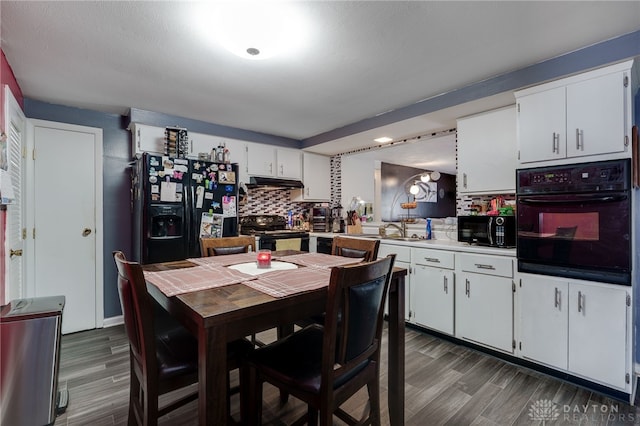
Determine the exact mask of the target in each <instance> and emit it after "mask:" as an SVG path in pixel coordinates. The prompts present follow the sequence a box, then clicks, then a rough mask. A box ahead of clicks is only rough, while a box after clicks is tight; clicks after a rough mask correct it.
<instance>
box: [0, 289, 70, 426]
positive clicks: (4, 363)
mask: <svg viewBox="0 0 640 426" xmlns="http://www.w3.org/2000/svg"><path fill="white" fill-rule="evenodd" d="M64 303H65V298H64V296H53V297H37V298H31V299H16V300H12V301H11V303H9V304H8V305H6V306H4V307H3V308H2V311H1V312H0V339H1V344H0V405H1V407H0V424H3V425H15V426H20V425H25V426H27V425H28V426H31V425H51V424H53V423H54V422H55V419H56V415H57V414H58V413H59V412H62V411H64V408H66V406H67V400H68V393H67V390H66V389H65V390H64V391H62V392H58V368H59V365H60V333H61V327H62V311H63V309H64Z"/></svg>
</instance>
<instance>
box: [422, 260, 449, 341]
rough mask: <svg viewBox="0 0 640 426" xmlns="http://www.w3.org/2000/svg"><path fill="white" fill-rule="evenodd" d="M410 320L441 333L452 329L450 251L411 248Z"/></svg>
mask: <svg viewBox="0 0 640 426" xmlns="http://www.w3.org/2000/svg"><path fill="white" fill-rule="evenodd" d="M411 259H412V267H411V270H412V274H413V276H412V278H411V292H412V293H411V302H412V312H413V321H414V322H415V323H416V324H418V325H421V326H424V327H428V328H431V329H434V330H437V331H440V332H442V333H447V334H451V335H453V331H454V328H453V326H454V323H453V320H454V306H453V301H454V286H455V283H454V272H453V266H454V253H453V252H448V251H444V250H430V249H420V248H412V249H411Z"/></svg>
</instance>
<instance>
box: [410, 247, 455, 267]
mask: <svg viewBox="0 0 640 426" xmlns="http://www.w3.org/2000/svg"><path fill="white" fill-rule="evenodd" d="M411 250H412V252H411V259H412V261H413V263H414V264H416V265H426V266H435V267H437V268H444V269H453V266H454V253H453V252H452V251H446V250H434V249H423V248H413V249H411Z"/></svg>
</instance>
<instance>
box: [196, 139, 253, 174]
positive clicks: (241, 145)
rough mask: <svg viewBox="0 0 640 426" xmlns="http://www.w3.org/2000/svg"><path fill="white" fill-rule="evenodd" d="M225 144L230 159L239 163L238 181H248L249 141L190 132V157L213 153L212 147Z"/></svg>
mask: <svg viewBox="0 0 640 426" xmlns="http://www.w3.org/2000/svg"><path fill="white" fill-rule="evenodd" d="M220 144H223V145H224V146H226V147H227V149H228V150H229V161H230V162H231V163H237V164H238V176H237V179H236V181H237V182H243V183H247V182H248V176H247V153H246V148H245V145H246V144H247V142H245V141H242V140H239V139H229V138H223V137H220V136H213V135H206V134H203V133H189V155H188V157H189V158H194V159H197V158H198V154H200V153H206V154H208V155H211V149H212V148H217V147H218V145H220Z"/></svg>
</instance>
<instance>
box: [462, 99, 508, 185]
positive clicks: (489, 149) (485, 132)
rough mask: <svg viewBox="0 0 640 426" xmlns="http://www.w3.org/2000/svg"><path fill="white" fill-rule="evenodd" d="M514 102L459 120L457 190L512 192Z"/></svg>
mask: <svg viewBox="0 0 640 426" xmlns="http://www.w3.org/2000/svg"><path fill="white" fill-rule="evenodd" d="M516 121H517V119H516V108H515V106H512V107H509V108H503V109H499V110H495V111H489V112H486V113H483V114H479V115H474V116H472V117H467V118H463V119H460V120H458V126H457V127H458V175H459V176H460V178H459V179H458V190H459V191H460V192H462V193H494V194H498V193H504V192H515V188H516V186H515V185H516V182H515V169H516V162H517V143H516Z"/></svg>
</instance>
